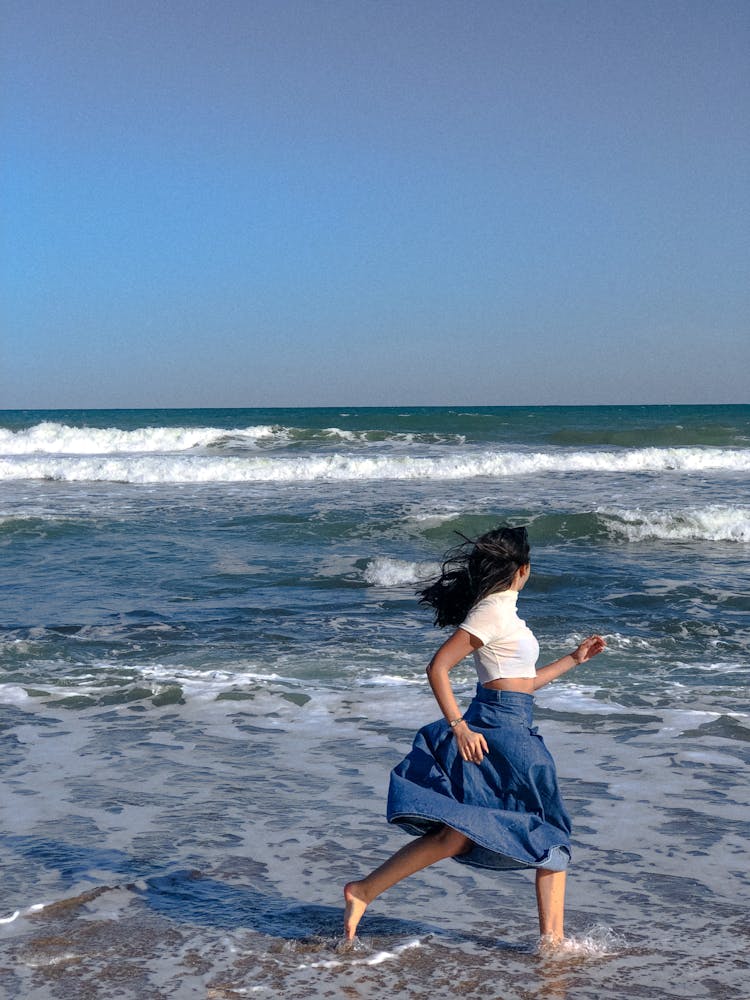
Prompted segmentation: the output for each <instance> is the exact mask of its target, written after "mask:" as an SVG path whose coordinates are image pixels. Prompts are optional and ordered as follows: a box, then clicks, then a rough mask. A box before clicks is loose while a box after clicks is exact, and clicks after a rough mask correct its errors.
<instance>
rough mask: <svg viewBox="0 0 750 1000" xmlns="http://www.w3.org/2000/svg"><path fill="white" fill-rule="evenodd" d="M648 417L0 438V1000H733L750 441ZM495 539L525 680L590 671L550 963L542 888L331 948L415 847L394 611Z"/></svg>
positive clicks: (439, 912)
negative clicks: (393, 783) (344, 918)
mask: <svg viewBox="0 0 750 1000" xmlns="http://www.w3.org/2000/svg"><path fill="white" fill-rule="evenodd" d="M634 409H635V410H636V411H637V412H632V411H628V410H627V409H625V410H617V411H614V410H611V409H609V408H601V410H600V409H598V408H594V409H592V410H588V411H587V410H578V409H576V410H570V411H565V410H560V409H559V408H556V409H555V413H554V414H552V413H551V412H550V411H546V410H538V411H533V410H529V411H523V412H519V411H516V410H513V411H508V412H503V411H502V410H499V411H492V412H490V413H488V412H484V413H481V412H480V413H478V414H476V415H474V416H470V417H469V416H462V415H460V414H456V413H451V412H450V411H415V412H414V413H413V414H412V415H411V416H410V417H409V416H408V415H407V416H399V415H398V413H399V412H400V411H364V412H361V413H350V414H349V415H348V416H346V415H345V414H344V413H343V412H342V413H338V412H337V413H336V414H335V415H334V414H331V413H326V412H321V411H294V412H293V413H292V414H291V415H290V413H289V412H286V413H283V414H282V413H279V412H276V413H273V412H271V413H267V412H263V413H261V412H258V413H252V414H248V413H247V411H243V412H242V413H237V412H232V411H224V412H223V415H221V416H220V417H219V416H217V415H215V414H214V415H211V416H212V420H211V421H208V417H207V415H206V414H205V413H197V412H195V413H193V414H186V413H175V412H170V413H168V414H165V413H159V412H158V411H155V412H154V413H152V414H149V415H145V414H141V415H140V416H139V415H135V414H119V415H116V414H115V415H113V414H111V413H110V414H93V415H92V414H86V415H81V414H79V415H75V414H67V415H53V416H50V415H38V414H31V415H28V414H27V415H18V414H16V415H12V416H8V415H6V416H7V419H6V420H5V423H4V426H5V428H6V431H7V435H10V437H7V436H6V442H5V446H4V447H5V451H4V452H3V451H2V447H0V453H1V454H0V476H3V475H4V476H5V479H4V481H0V549H1V550H2V566H3V573H4V577H3V579H2V581H0V587H1V589H0V597H1V598H2V607H3V627H2V631H0V699H1V700H2V703H1V704H0V727H1V728H0V762H1V763H2V768H3V776H4V791H3V800H2V812H3V819H2V833H1V834H0V859H2V863H3V868H4V873H5V893H4V897H3V898H4V900H5V903H4V907H3V910H2V912H0V917H2V920H3V922H2V923H0V992H2V991H4V994H5V995H7V996H8V997H19V998H20V997H23V998H26V997H28V998H39V1000H47V998H57V997H61V998H67V997H71V998H72V997H75V998H79V997H83V998H85V997H97V998H98V997H107V998H109V997H128V998H130V997H133V998H141V997H154V998H161V997H165V998H166V997H169V998H172V997H176V998H182V997H185V998H188V997H245V996H251V995H252V996H255V995H258V996H264V995H265V996H284V997H287V996H288V997H329V996H330V997H375V996H382V995H386V994H390V995H392V996H396V997H414V998H419V997H428V996H429V997H449V996H450V997H453V996H455V995H456V994H457V993H459V994H463V995H465V996H468V997H480V996H481V997H488V996H490V997H502V998H515V997H519V998H521V997H523V998H525V997H539V996H550V997H570V998H571V1000H573V998H575V1000H578V998H582V997H583V998H586V997H597V998H599V997H602V996H607V997H623V998H624V997H638V996H644V997H645V996H648V997H653V996H655V995H657V996H663V997H704V996H705V997H719V998H734V997H738V998H739V997H743V998H744V997H746V996H748V995H750V968H749V964H750V960H749V959H748V958H747V953H748V947H747V945H748V936H749V935H750V930H749V928H750V921H749V920H748V907H747V902H746V901H747V898H748V882H749V880H750V865H749V864H748V852H747V843H748V835H749V834H750V823H749V822H748V797H749V796H750V792H748V787H749V786H748V781H747V777H748V755H749V754H750V708H749V706H748V697H747V681H748V674H749V673H750V665H749V664H748V661H747V642H748V616H747V611H748V607H749V602H748V598H747V594H748V589H749V587H748V585H749V584H750V561H749V560H748V546H749V543H750V508H748V505H747V503H746V499H745V498H746V496H747V473H746V472H745V471H742V470H743V469H745V468H746V467H747V456H748V451H747V444H746V442H747V440H748V435H747V429H748V417H747V413H748V411H747V408H740V407H726V408H675V407H667V408H661V409H660V408H634ZM678 411H689V412H678ZM42 416H43V417H44V419H42ZM334 417H335V421H334ZM0 423H2V421H0ZM266 425H268V427H270V428H272V430H271V431H270V432H268V433H266V432H265V431H264V432H258V431H257V428H258V427H264V426H266ZM488 425H489V429H488ZM526 425H533V430H528V431H526V430H524V427H525V426H526ZM678 425H679V426H678ZM92 426H93V427H98V428H99V429H100V430H103V432H104V433H103V435H101V434H100V435H99V436H98V437H97V436H96V435H93V434H91V432H90V431H88V430H86V427H92ZM332 426H336V427H337V433H336V434H330V433H323V431H325V430H326V429H327V428H330V427H332ZM66 427H71V428H73V430H72V431H71V430H66V429H65V428H66ZM205 427H209V428H211V427H215V428H216V430H215V432H213V431H212V433H211V434H208V435H207V434H206V433H204V432H203V431H201V435H202V436H201V435H198V437H199V440H198V443H197V444H196V443H195V441H196V437H195V435H196V431H195V428H205ZM253 428H255V430H253ZM670 428H671V430H670ZM243 429H244V430H243ZM240 430H243V433H232V434H229V435H228V436H227V434H228V432H229V431H235V432H238V431H240ZM128 433H133V434H135V437H131V438H127V437H126V436H125V437H123V435H127V434H128ZM670 433H671V437H670ZM191 435H192V436H191ZM638 435H641V436H642V438H643V447H642V448H639V447H638ZM8 441H10V444H8ZM259 442H262V443H259ZM0 444H1V442H0ZM136 446H137V447H138V448H139V449H140V450H134V449H135V448H136ZM45 448H46V451H45V450H44V449H45ZM102 448H105V449H109V450H108V451H104V452H101V451H97V450H96V449H102ZM653 448H658V449H661V451H662V452H664V451H665V450H666V451H670V452H671V450H674V449H677V450H678V451H679V450H680V449H682V451H681V455H682V457H681V458H680V459H679V461H676V462H674V463H673V467H671V468H665V467H663V466H664V463H665V460H666V459H665V455H664V454H661V453H660V454H659V455H657V456H656V457H654V456H653V455H652V454H651V453H650V451H649V449H653ZM717 448H719V449H720V450H721V451H722V452H726V453H727V454H726V455H724V456H723V458H722V460H724V459H725V461H724V464H723V465H720V467H718V468H717V467H716V462H717V460H718V459H717V455H716V449H717ZM13 449H15V450H13ZM66 449H67V450H66ZM76 449H78V450H77V451H76ZM128 449H130V450H128ZM195 449H197V451H195ZM227 449H229V450H230V451H231V452H232V454H231V455H229V456H227V455H226V454H225V452H226V451H227ZM217 452H218V454H217ZM261 452H262V454H261ZM292 452H293V454H294V462H295V463H296V465H290V464H289V459H290V455H291V453H292ZM584 452H585V455H584V458H581V455H582V454H583V453H584ZM246 453H247V454H246ZM373 453H374V454H373ZM488 453H491V454H490V458H489V459H488V458H487V454H488ZM688 453H689V454H688ZM521 454H523V455H525V456H528V454H533V455H543V456H546V458H544V461H541V462H537V467H536V468H535V469H534V470H532V471H528V467H527V466H524V465H523V463H521V464H520V465H518V464H517V465H516V466H514V465H513V463H514V462H517V458H516V457H513V456H518V455H521ZM336 455H338V458H337V459H336V461H334V462H328V464H325V463H324V464H323V465H320V466H316V465H315V464H314V463H315V462H317V461H318V460H319V459H321V457H325V456H327V457H328V458H331V457H332V456H336ZM602 455H603V456H604V457H603V458H602V457H601V456H602ZM597 456H599V457H597ZM227 457H232V458H234V459H237V460H238V461H239V463H240V464H239V466H231V467H228V466H227V465H226V458H227ZM719 457H720V458H721V456H719ZM191 458H192V459H195V458H201V459H203V462H202V463H199V464H198V465H195V464H193V465H191V464H190V461H189V460H190V459H191ZM371 458H379V459H380V460H382V461H380V465H378V463H377V462H375V463H374V464H373V463H372V462H370V463H369V464H368V463H367V462H365V461H363V460H364V459H368V460H369V459H371ZM114 459H117V461H118V462H120V463H121V464H116V463H115V464H112V463H113V462H114ZM245 459H247V460H248V461H249V462H250V463H255V464H251V465H250V466H248V465H247V464H245V465H243V464H242V463H243V462H244V461H245ZM261 459H262V461H263V462H266V463H270V471H269V472H268V476H269V478H268V479H266V480H262V479H259V480H255V481H249V480H248V481H234V482H232V481H229V482H228V481H226V479H223V478H222V476H225V475H226V474H227V471H228V469H230V470H231V469H234V470H235V471H236V469H237V468H239V469H240V470H243V469H244V470H245V472H247V469H248V468H250V469H251V470H252V474H253V475H255V474H256V472H257V470H258V469H259V468H261V466H260V465H258V462H259V461H260V460H261ZM182 460H185V461H182ZM280 461H284V462H287V464H285V465H284V464H282V465H278V462H280ZM383 461H387V462H388V463H390V464H388V465H387V466H385V465H384V464H383ZM418 461H421V462H422V465H421V466H419V465H415V464H414V463H415V462H418ZM524 461H527V459H526V458H525V459H524ZM535 461H536V459H535ZM582 461H585V462H588V467H587V469H586V471H583V472H582V471H581V469H580V468H578V466H579V465H580V463H581V462H582ZM86 462H88V463H91V462H93V463H94V465H93V466H91V465H89V466H86V465H85V464H84V463H86ZM122 462H124V463H125V464H124V465H123V464H122ZM3 463H5V464H3ZM14 463H15V464H14ZM30 463H37V465H38V466H39V469H38V470H37V471H40V478H33V477H32V478H29V474H30V471H33V470H31V466H30ZM139 463H140V464H139ZM274 463H276V464H274ZM398 463H400V465H401V468H402V470H404V469H405V470H406V475H405V476H404V477H403V478H401V479H399V478H392V479H389V478H387V477H386V478H378V477H377V475H376V474H377V473H378V471H380V472H381V473H382V471H383V469H384V468H386V469H387V471H388V472H389V475H390V473H391V472H393V470H394V469H396V468H397V467H398ZM472 463H473V464H472ZM687 466H690V468H687ZM550 467H554V468H556V469H557V471H554V472H550V471H547V470H548V469H549V468H550ZM86 468H88V469H89V470H91V469H92V468H95V471H96V474H97V475H100V474H101V475H103V476H104V478H97V479H92V478H89V479H80V478H76V477H78V476H79V473H80V472H81V470H82V469H84V470H85V469H86ZM206 468H209V469H210V470H212V474H214V476H215V478H214V479H213V480H212V481H210V482H206V481H203V480H202V479H201V478H200V477H202V476H203V475H204V472H205V469H206ZM314 468H318V469H319V473H320V474H319V477H318V478H317V479H316V478H313V479H310V478H304V476H307V475H308V474H309V473H310V471H311V470H312V469H314ZM417 468H419V469H420V470H421V471H422V472H425V471H428V472H429V473H430V474H429V475H426V476H424V477H422V478H413V475H412V473H413V472H414V470H415V469H417ZM467 468H470V469H473V472H470V474H467ZM502 468H504V469H505V471H504V472H503V471H501V472H498V470H499V469H502ZM128 469H129V470H130V471H131V472H133V473H135V474H137V476H139V477H140V478H136V479H135V480H134V481H130V482H122V481H117V482H115V481H112V480H111V479H107V478H106V475H105V474H106V473H107V470H109V471H110V472H112V471H113V470H114V472H116V473H117V474H118V475H120V474H122V472H123V470H124V471H125V472H127V471H128ZM295 469H296V470H297V471H298V472H299V471H300V470H301V471H302V472H303V473H304V476H303V478H297V479H295V478H294V477H293V476H292V478H287V479H283V477H282V475H281V473H282V472H283V475H286V476H290V475H291V473H292V472H293V471H294V470H295ZM332 469H333V470H335V475H336V476H340V474H341V471H342V470H347V469H348V470H349V475H350V476H351V477H352V478H349V479H342V478H339V479H332V478H331V470H332ZM514 469H515V471H514ZM696 469H698V470H699V471H696ZM8 470H14V475H10V474H9V472H8ZM191 470H192V472H191ZM196 470H197V471H196ZM493 470H494V471H493ZM509 470H510V471H509ZM457 471H458V472H461V474H462V475H463V478H459V477H457V476H456V475H454V473H455V472H457ZM188 472H191V474H193V479H192V480H189V479H188V478H187V476H188ZM56 473H61V474H60V475H59V476H58V478H49V477H50V476H52V475H54V474H56ZM146 474H147V475H146ZM41 476H44V477H46V478H41ZM144 476H145V478H146V479H148V477H151V481H148V482H145V481H143V480H144ZM66 477H67V478H66ZM159 477H161V478H159ZM170 477H171V478H170ZM506 517H508V518H510V519H511V520H512V521H513V523H527V524H529V525H530V534H531V539H532V545H533V562H532V579H531V582H530V584H529V586H528V588H527V589H526V590H525V591H524V594H523V595H522V598H521V602H520V603H519V608H520V613H521V615H522V617H525V618H526V619H527V620H528V622H529V624H530V625H531V626H532V627H533V628H534V631H535V632H536V634H537V636H538V638H539V640H540V644H541V646H542V661H541V662H546V661H547V660H550V659H552V658H554V657H555V656H557V655H559V654H560V653H562V652H564V651H565V650H566V649H568V648H570V646H571V644H572V643H574V642H575V641H576V640H577V639H579V638H580V637H582V636H583V635H585V634H587V633H588V632H589V631H593V630H597V631H601V632H602V633H603V634H605V636H606V637H607V640H608V643H609V648H608V650H607V652H606V653H605V654H603V655H602V656H601V657H599V658H598V659H597V660H595V661H593V662H592V663H591V664H586V665H584V666H582V667H580V668H578V669H577V670H576V671H575V672H574V673H572V674H569V675H567V676H566V677H565V678H563V679H561V680H560V681H558V682H556V683H555V684H553V685H551V686H550V687H548V688H546V689H544V690H543V691H541V692H540V693H539V696H538V699H537V709H536V721H537V724H538V725H539V726H540V730H541V732H542V733H543V735H544V737H545V741H546V743H547V745H548V746H549V748H550V749H551V750H552V752H553V754H554V756H555V758H556V761H557V765H558V771H559V773H560V776H561V782H562V787H563V793H564V795H565V797H566V801H567V804H568V808H569V811H570V813H571V815H572V818H573V823H574V831H573V847H574V863H573V865H572V867H571V871H570V879H569V890H568V908H567V932H568V935H569V938H568V941H567V942H566V945H565V947H564V948H562V949H558V950H554V951H552V952H551V953H548V952H547V951H545V950H544V949H541V950H540V947H539V941H538V937H537V934H536V907H535V904H534V891H533V876H532V875H531V874H529V873H508V874H504V875H498V874H492V873H488V872H482V871H476V870H472V869H467V868H465V867H463V866H459V865H457V864H455V863H453V862H444V863H442V864H440V865H438V866H435V867H434V868H433V869H431V870H429V871H426V872H424V873H422V874H420V875H419V876H415V877H414V878H412V879H410V880H409V881H408V882H406V883H405V884H403V885H400V886H398V887H396V888H394V889H393V890H391V891H390V892H389V893H388V895H387V896H384V897H383V898H382V899H380V900H378V901H376V902H375V903H374V904H373V905H372V907H371V908H370V910H369V911H368V913H367V914H366V916H365V918H364V920H363V922H362V925H361V937H360V940H359V941H358V942H357V944H356V945H355V947H354V948H347V947H346V946H345V945H344V943H343V941H342V939H341V936H340V924H341V896H340V893H341V886H342V884H343V882H345V881H346V880H347V879H349V878H351V877H353V876H356V875H358V874H361V873H364V872H365V871H367V870H368V869H369V868H370V867H372V866H373V865H375V864H376V863H379V862H380V861H382V860H383V859H384V858H385V857H386V856H387V854H388V853H389V852H390V851H392V850H393V849H395V848H396V847H398V846H400V845H401V844H402V843H404V837H405V835H404V834H403V833H402V832H401V831H399V830H398V829H393V828H389V827H388V826H387V825H386V824H385V822H384V818H383V813H384V807H385V795H386V790H387V782H388V772H389V770H390V768H391V767H392V766H393V764H395V763H396V762H397V761H398V760H399V759H400V757H401V756H402V755H403V753H404V752H405V751H406V750H407V749H408V747H409V745H410V742H411V739H412V736H413V733H414V730H415V728H416V727H417V726H418V725H420V724H422V723H424V722H428V721H430V720H431V719H433V718H435V717H436V714H437V713H436V708H435V705H434V701H433V699H432V697H431V695H430V694H429V691H428V689H427V688H426V685H425V682H424V665H425V662H426V660H427V659H428V658H429V656H430V655H431V652H432V651H433V649H434V648H435V645H436V644H437V642H439V641H440V638H441V636H440V634H439V633H437V632H436V631H435V630H434V629H432V627H431V626H430V623H429V617H428V616H427V615H426V614H425V613H424V612H423V611H421V610H420V609H419V608H418V607H417V605H416V603H415V601H414V597H413V590H414V587H415V586H416V583H417V581H418V580H420V579H421V578H423V577H425V576H427V575H429V574H430V573H431V572H433V571H434V569H435V567H436V565H437V563H438V561H439V558H440V555H441V553H442V552H443V551H444V549H445V548H446V547H447V546H449V545H450V544H452V541H453V540H455V534H454V532H455V531H456V530H460V531H463V532H466V533H469V534H474V533H477V532H479V531H482V530H484V529H485V528H486V527H490V526H491V525H492V524H493V523H495V522H496V521H497V520H500V519H504V518H506ZM455 676H456V688H457V692H458V695H459V700H460V701H462V702H465V701H467V700H468V698H469V697H470V696H471V691H472V689H473V684H474V679H473V677H472V668H471V665H470V664H469V663H468V662H467V664H466V665H461V666H460V667H458V668H457V670H456V672H455ZM41 904H44V905H43V906H41ZM35 907H36V908H35Z"/></svg>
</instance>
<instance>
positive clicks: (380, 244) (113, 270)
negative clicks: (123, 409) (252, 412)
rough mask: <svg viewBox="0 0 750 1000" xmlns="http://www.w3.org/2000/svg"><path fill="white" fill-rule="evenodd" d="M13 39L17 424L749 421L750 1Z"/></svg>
mask: <svg viewBox="0 0 750 1000" xmlns="http://www.w3.org/2000/svg"><path fill="white" fill-rule="evenodd" d="M0 23H2V31H1V32H0V39H1V40H0V91H1V92H2V95H3V96H2V98H0V124H1V126H2V135H3V142H2V151H1V152H0V198H1V208H2V230H1V232H0V265H1V271H0V293H1V297H0V310H1V313H0V321H1V325H2V332H1V333H0V366H1V368H0V408H11V407H68V406H158V405H161V406H213V405H215V406H253V405H343V404H346V405H354V404H360V405H364V404H371V405H378V404H394V405H395V404H399V403H411V404H420V403H421V404H440V403H445V404H450V403H456V402H462V403H469V402H472V403H475V404H476V405H480V404H496V405H501V404H503V403H508V404H524V403H527V404H539V403H545V402H549V403H574V402H581V403H598V402H603V403H607V402H617V403H630V402H632V403H640V402H654V403H655V402H683V403H689V402H747V401H748V398H749V395H750V394H749V393H748V385H749V382H750V379H749V378H748V371H750V336H749V332H750V331H749V330H748V316H749V315H750V267H748V262H749V257H750V239H749V234H750V225H749V222H750V219H749V215H750V213H749V212H748V201H749V190H748V178H750V169H749V168H750V131H749V130H748V124H747V123H748V120H749V115H750V60H748V56H747V53H748V51H749V50H750V5H748V4H747V3H746V2H741V3H740V2H737V3H734V2H728V0H707V2H695V0H680V2H677V0H654V2H651V0H599V2H593V0H585V2H584V0H568V2H553V0H545V2H538V0H537V2H534V0H530V2H529V0H527V2H521V0H517V2H503V0H497V2H494V3H493V2H472V0H462V2H454V3H446V2H442V0H420V2H416V0H402V2H391V0H372V2H364V0H359V2H358V0H308V2H285V0H272V2H265V0H259V2H253V0H246V2H239V0H211V2H205V3H204V2H197V0H181V2H177V0H168V2H164V0H162V2H156V0H130V2H124V0H108V2H107V3H101V2H95V3H94V2H88V0H70V2H65V3H62V2H49V0H47V2H40V0H0Z"/></svg>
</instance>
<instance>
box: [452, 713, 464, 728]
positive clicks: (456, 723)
mask: <svg viewBox="0 0 750 1000" xmlns="http://www.w3.org/2000/svg"><path fill="white" fill-rule="evenodd" d="M463 721H464V717H463V715H461V716H459V717H458V718H457V719H454V720H453V721H452V722H451V723H450V727H451V729H454V728H455V727H456V726H457V725H458V724H459V722H463Z"/></svg>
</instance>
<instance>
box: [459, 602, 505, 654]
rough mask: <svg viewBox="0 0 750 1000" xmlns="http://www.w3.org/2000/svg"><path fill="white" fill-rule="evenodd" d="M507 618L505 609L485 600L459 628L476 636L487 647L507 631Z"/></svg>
mask: <svg viewBox="0 0 750 1000" xmlns="http://www.w3.org/2000/svg"><path fill="white" fill-rule="evenodd" d="M505 617H506V616H505V615H504V614H503V609H501V608H499V607H498V605H497V602H496V601H491V600H488V599H487V598H485V600H483V601H479V602H478V603H477V604H475V605H474V607H473V608H472V609H471V611H469V613H468V615H467V616H466V618H464V620H463V621H462V622H461V624H460V625H459V626H458V627H459V628H462V629H463V630H464V631H465V632H469V633H470V634H471V635H475V636H476V637H477V639H479V641H480V642H482V643H483V644H484V645H485V646H486V645H487V643H488V642H492V640H493V639H497V638H498V636H501V635H502V634H503V632H504V631H506V629H505V624H506V623H505V621H504V619H505Z"/></svg>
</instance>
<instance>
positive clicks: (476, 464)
mask: <svg viewBox="0 0 750 1000" xmlns="http://www.w3.org/2000/svg"><path fill="white" fill-rule="evenodd" d="M255 430H256V431H257V430H258V429H257V428H256V429H255ZM108 433H110V432H108ZM118 433H119V432H118ZM121 433H123V434H130V433H134V432H121ZM222 434H223V435H225V436H226V432H222ZM257 436H258V437H260V436H261V434H260V432H258V435H257ZM181 440H182V441H183V443H184V449H187V448H194V447H198V445H197V444H196V443H195V442H194V441H193V439H192V438H191V439H190V440H191V441H192V443H191V444H187V443H186V442H187V441H188V438H182V439H181ZM184 449H183V450H184ZM123 450H124V449H123ZM165 451H166V449H165ZM171 451H172V452H173V453H171V454H167V453H164V452H162V453H158V454H154V453H152V454H148V455H145V454H144V455H140V454H132V453H131V454H122V453H119V452H110V453H107V454H101V453H100V454H94V453H90V454H85V455H84V454H76V455H70V456H66V455H62V454H56V455H51V454H50V455H45V454H37V455H30V454H22V455H19V456H18V457H9V455H8V453H7V452H6V453H5V457H3V458H0V480H5V481H9V480H19V479H27V480H28V479H31V480H35V479H48V480H58V481H63V482H127V483H210V482H311V481H321V480H329V481H374V480H404V481H407V480H416V479H423V480H460V479H474V478H479V477H487V478H502V477H506V476H524V475H526V476H528V475H536V474H541V473H570V472H572V473H584V472H594V473H611V472H612V473H634V474H638V473H658V472H666V471H675V472H684V473H692V472H706V471H724V472H729V473H740V472H749V471H750V452H749V451H746V450H733V449H726V448H682V449H680V448H642V449H633V450H630V451H599V450H589V451H558V450H551V451H533V452H531V451H488V450H483V451H468V450H463V449H462V450H456V451H455V452H453V451H452V452H450V453H449V454H440V455H435V454H429V455H409V454H378V455H372V454H364V455H363V454H361V453H341V452H336V453H332V454H309V453H308V454H305V455H300V456H299V457H290V456H288V455H284V456H281V457H279V456H277V455H273V454H252V455H241V456H238V455H223V456H216V455H206V454H175V453H174V451H175V449H174V448H172V449H171Z"/></svg>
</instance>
